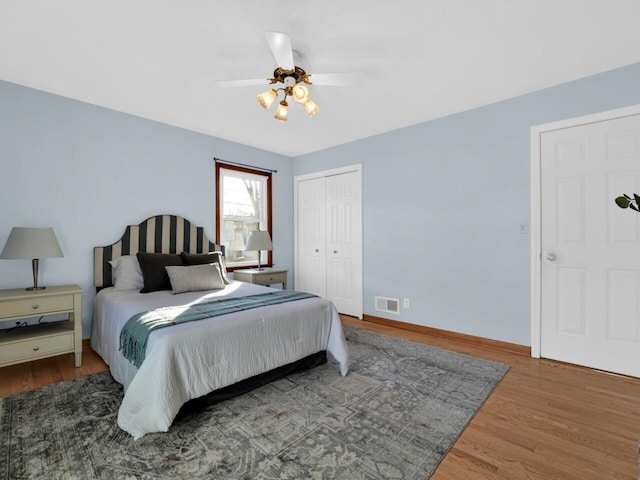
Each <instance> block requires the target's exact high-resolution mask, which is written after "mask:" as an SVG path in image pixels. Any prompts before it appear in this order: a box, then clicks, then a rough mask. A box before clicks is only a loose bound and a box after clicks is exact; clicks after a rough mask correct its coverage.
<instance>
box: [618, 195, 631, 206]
mask: <svg viewBox="0 0 640 480" xmlns="http://www.w3.org/2000/svg"><path fill="white" fill-rule="evenodd" d="M625 197H626V195H625V196H624V197H618V198H616V205H618V206H619V207H620V208H629V204H630V203H631V199H630V198H625Z"/></svg>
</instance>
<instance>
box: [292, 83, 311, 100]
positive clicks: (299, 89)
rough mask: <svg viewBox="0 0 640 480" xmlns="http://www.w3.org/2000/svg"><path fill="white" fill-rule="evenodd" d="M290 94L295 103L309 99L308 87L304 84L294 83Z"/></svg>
mask: <svg viewBox="0 0 640 480" xmlns="http://www.w3.org/2000/svg"><path fill="white" fill-rule="evenodd" d="M291 95H292V96H293V99H294V100H295V101H296V103H304V102H306V101H307V100H308V99H309V89H308V88H307V87H305V86H304V85H300V84H296V85H295V86H294V87H293V89H292V91H291Z"/></svg>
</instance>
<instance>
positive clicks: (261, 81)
mask: <svg viewBox="0 0 640 480" xmlns="http://www.w3.org/2000/svg"><path fill="white" fill-rule="evenodd" d="M215 84H216V86H217V87H220V88H234V87H251V86H253V85H268V84H269V80H267V79H266V78H247V79H245V80H216V82H215Z"/></svg>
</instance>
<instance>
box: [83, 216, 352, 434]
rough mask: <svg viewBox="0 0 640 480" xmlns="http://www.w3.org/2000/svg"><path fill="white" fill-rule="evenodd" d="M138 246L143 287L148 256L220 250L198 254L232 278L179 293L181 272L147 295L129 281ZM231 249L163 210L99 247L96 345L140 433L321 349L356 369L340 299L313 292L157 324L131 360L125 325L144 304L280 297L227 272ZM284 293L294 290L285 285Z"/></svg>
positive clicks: (127, 425)
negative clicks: (139, 357) (137, 360)
mask: <svg viewBox="0 0 640 480" xmlns="http://www.w3.org/2000/svg"><path fill="white" fill-rule="evenodd" d="M215 252H218V253H217V254H215ZM138 253H140V256H139V257H140V258H141V259H140V260H139V263H140V266H142V267H143V271H144V273H145V275H143V277H144V278H142V280H143V287H144V288H143V290H144V289H146V288H147V281H146V280H147V275H146V274H147V273H148V272H147V271H146V270H145V264H144V263H143V261H142V259H143V258H146V257H152V258H161V259H163V261H164V260H165V259H169V258H177V257H178V256H180V255H181V256H182V259H183V260H184V259H185V258H186V259H189V258H196V257H198V256H202V255H207V254H208V255H212V256H213V257H216V258H219V259H222V262H219V263H217V264H212V265H206V266H205V264H204V263H203V262H199V263H198V265H201V268H210V267H215V268H216V269H217V270H218V271H219V272H220V278H219V279H216V282H219V281H222V280H224V283H225V285H224V287H223V288H219V287H218V286H217V285H216V288H215V289H211V290H197V291H185V292H183V293H174V290H175V288H178V291H179V290H180V287H176V285H178V284H179V282H177V280H176V278H178V277H173V276H172V277H171V278H170V280H172V281H173V280H176V281H175V282H173V283H172V285H173V286H174V287H175V288H174V289H173V290H164V289H160V290H155V291H153V290H152V291H149V292H148V293H140V291H139V287H140V283H139V281H140V280H141V279H140V278H136V280H135V281H134V282H132V281H129V280H130V279H128V278H127V282H125V281H124V280H123V279H125V276H124V275H123V271H124V270H125V269H124V267H123V265H125V264H129V265H132V264H134V263H135V262H134V259H137V257H136V255H137V254H138ZM158 254H161V255H158ZM214 254H215V255H214ZM223 254H224V248H223V247H222V246H220V245H216V244H214V243H212V242H210V241H209V240H208V239H207V237H206V235H205V232H204V229H203V228H202V227H197V226H194V225H192V224H191V222H189V221H188V220H186V219H184V218H182V217H178V216H175V215H158V216H155V217H151V218H149V219H147V220H145V221H144V222H142V223H140V224H139V225H130V226H128V227H127V228H126V230H125V233H124V235H123V236H122V238H121V239H120V240H118V241H117V242H115V243H114V244H111V245H108V246H104V247H96V248H95V249H94V272H95V275H94V276H95V279H94V280H95V286H96V288H97V289H98V293H97V294H96V299H95V304H94V312H93V322H92V329H91V346H92V348H93V349H94V350H95V351H96V352H97V353H98V354H99V355H100V356H101V357H102V358H103V359H104V361H105V362H106V363H107V365H109V369H110V371H111V374H112V376H113V378H114V379H115V380H116V381H117V382H119V383H121V384H122V385H123V387H124V398H123V400H122V404H121V406H120V410H119V412H118V425H119V426H120V428H122V429H123V430H125V431H127V432H128V433H130V434H131V435H132V436H133V437H134V438H140V437H142V436H144V435H145V434H147V433H152V432H165V431H167V430H168V429H169V427H170V426H171V423H172V422H173V421H174V419H175V417H176V415H177V414H178V413H179V412H180V409H181V408H182V407H183V405H185V404H190V403H193V402H197V401H198V400H201V399H207V398H215V393H216V392H227V391H229V390H230V389H231V390H233V389H234V386H237V385H242V388H240V390H239V391H243V389H249V388H252V386H253V385H256V382H257V384H258V385H259V384H261V383H264V382H265V381H266V380H265V379H272V378H277V377H278V375H280V374H282V372H289V371H292V370H295V369H296V368H298V367H299V366H301V365H302V366H308V365H313V364H315V363H314V362H317V359H319V358H322V356H323V355H325V358H326V352H329V353H330V354H331V355H332V356H333V357H334V358H335V359H336V360H337V362H338V366H339V371H340V374H342V375H346V374H347V372H348V370H349V358H348V350H347V345H346V342H345V339H344V335H343V331H342V326H341V323H340V318H339V316H338V314H337V312H336V310H335V307H334V306H333V304H332V303H331V302H329V301H327V300H324V299H321V298H319V297H315V296H311V297H309V298H298V299H295V300H293V301H284V302H282V303H274V304H268V305H265V306H260V307H255V308H250V309H245V310H238V311H230V313H225V314H217V313H216V314H215V316H211V317H207V318H203V319H200V320H197V321H189V322H184V323H177V324H175V325H172V326H169V327H167V328H160V329H157V330H153V331H151V332H150V333H149V334H148V340H147V343H146V351H145V355H144V360H143V361H142V362H141V364H140V366H139V367H136V366H135V365H134V362H133V361H132V360H130V359H127V358H125V356H124V355H123V353H122V352H121V350H120V345H121V344H120V340H121V339H120V336H121V333H122V330H123V329H126V328H127V327H125V325H127V322H128V321H129V319H130V318H131V317H132V316H134V315H137V316H140V315H143V314H142V313H141V312H150V311H151V312H165V311H167V310H175V309H178V310H180V311H182V310H185V311H186V309H192V308H201V307H207V306H209V305H214V303H223V302H234V303H238V302H243V301H245V300H246V299H250V298H254V297H272V296H274V295H276V293H275V292H278V291H277V290H276V289H272V288H269V287H263V286H260V285H253V284H249V283H244V282H239V281H234V280H229V278H228V277H227V276H226V274H225V273H224V264H223V256H221V255H223ZM207 258H208V257H207ZM180 267H185V268H180ZM132 268H133V267H132ZM166 270H167V271H169V272H178V271H179V272H180V273H181V275H182V274H183V273H184V274H188V275H189V276H188V277H187V276H186V275H183V278H186V281H187V284H188V285H191V283H193V282H192V279H193V278H197V277H198V274H194V275H192V274H191V273H190V272H197V271H200V270H196V269H192V268H191V265H190V264H189V266H185V265H180V266H176V268H167V269H166ZM220 270H222V271H220ZM114 280H115V285H114ZM136 282H138V283H136ZM190 282H191V283H190ZM196 283H197V282H196ZM207 285H208V284H206V283H205V286H207ZM267 294H269V295H267ZM285 294H286V295H296V294H295V293H292V292H282V291H279V292H278V293H277V295H285ZM241 297H242V298H241ZM220 301H222V302H220ZM212 302H213V303H212ZM145 315H146V314H145ZM336 374H337V372H336ZM219 398H224V395H223V396H222V397H219Z"/></svg>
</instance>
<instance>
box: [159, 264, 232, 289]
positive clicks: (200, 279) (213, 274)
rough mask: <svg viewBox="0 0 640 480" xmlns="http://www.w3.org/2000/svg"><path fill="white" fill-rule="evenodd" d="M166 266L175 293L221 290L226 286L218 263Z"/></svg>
mask: <svg viewBox="0 0 640 480" xmlns="http://www.w3.org/2000/svg"><path fill="white" fill-rule="evenodd" d="M165 268H166V269H167V274H168V275H169V279H170V280H171V287H172V289H173V293H184V292H199V291H201V290H219V289H221V288H224V287H225V285H224V281H223V280H222V275H221V274H220V267H218V264H217V263H207V264H202V265H189V266H184V267H178V266H168V267H165Z"/></svg>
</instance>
